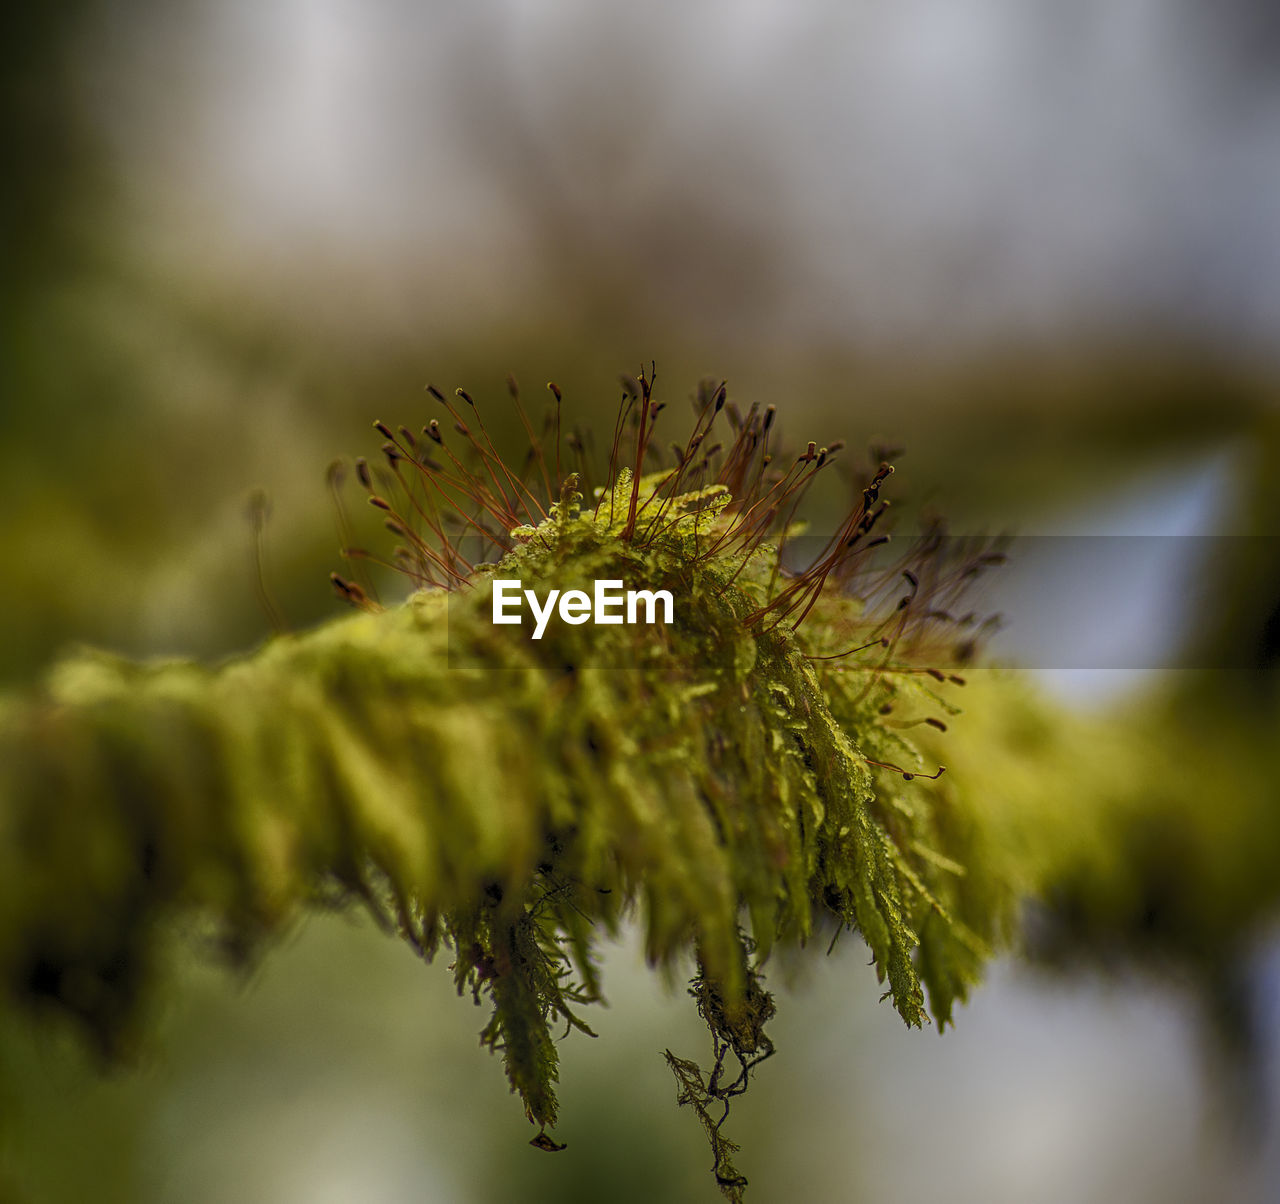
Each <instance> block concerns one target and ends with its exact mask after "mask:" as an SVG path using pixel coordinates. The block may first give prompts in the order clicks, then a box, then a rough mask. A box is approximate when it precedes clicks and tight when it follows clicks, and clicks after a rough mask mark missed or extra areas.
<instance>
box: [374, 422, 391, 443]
mask: <svg viewBox="0 0 1280 1204" xmlns="http://www.w3.org/2000/svg"><path fill="white" fill-rule="evenodd" d="M373 429H374V430H375V431H377V432H378V434H379V435H381V436H382V437H383V438H384V439H394V438H395V436H394V435H393V434H392V433H391V428H390V427H389V426H388V425H387V424H386V423H385V422H375V423H374V424H373Z"/></svg>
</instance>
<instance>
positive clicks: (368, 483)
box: [356, 456, 373, 489]
mask: <svg viewBox="0 0 1280 1204" xmlns="http://www.w3.org/2000/svg"><path fill="white" fill-rule="evenodd" d="M356 477H357V478H358V480H359V481H360V484H361V485H363V486H364V487H365V488H366V489H372V488H373V480H372V478H371V477H370V476H369V462H368V461H367V460H366V459H365V458H364V457H363V456H361V457H360V458H359V459H358V460H357V461H356Z"/></svg>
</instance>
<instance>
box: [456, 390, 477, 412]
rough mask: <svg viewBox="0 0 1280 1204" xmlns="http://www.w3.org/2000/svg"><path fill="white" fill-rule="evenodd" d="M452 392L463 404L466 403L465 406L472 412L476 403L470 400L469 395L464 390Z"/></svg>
mask: <svg viewBox="0 0 1280 1204" xmlns="http://www.w3.org/2000/svg"><path fill="white" fill-rule="evenodd" d="M454 392H455V393H456V394H457V395H458V396H459V397H461V398H462V400H463V401H465V402H466V403H467V405H469V406H470V407H471V408H472V409H473V410H474V409H475V408H476V403H475V402H474V401H472V399H471V394H470V393H468V392H467V391H466V389H454Z"/></svg>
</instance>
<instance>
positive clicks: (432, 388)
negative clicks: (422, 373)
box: [427, 385, 444, 401]
mask: <svg viewBox="0 0 1280 1204" xmlns="http://www.w3.org/2000/svg"><path fill="white" fill-rule="evenodd" d="M427 392H428V393H430V394H431V396H432V397H434V398H435V399H436V400H437V401H444V394H443V393H441V392H440V390H439V389H437V388H436V387H435V385H428V386H427Z"/></svg>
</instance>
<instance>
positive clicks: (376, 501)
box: [369, 493, 391, 513]
mask: <svg viewBox="0 0 1280 1204" xmlns="http://www.w3.org/2000/svg"><path fill="white" fill-rule="evenodd" d="M369 505H370V506H377V508H378V509H379V510H385V511H387V513H391V503H390V502H389V501H387V499H386V498H384V497H379V496H378V495H377V494H376V493H375V494H374V495H373V496H372V497H371V498H370V499H369Z"/></svg>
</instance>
